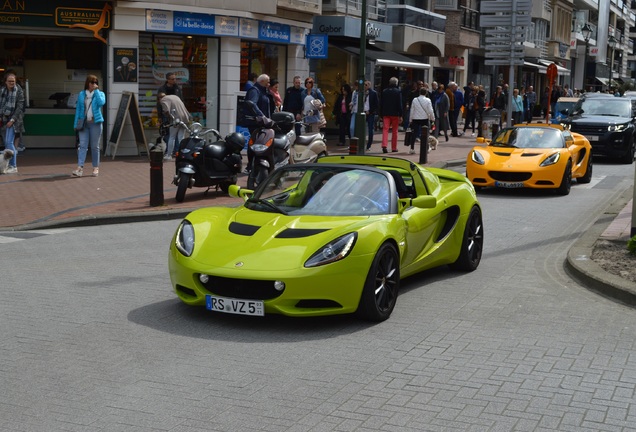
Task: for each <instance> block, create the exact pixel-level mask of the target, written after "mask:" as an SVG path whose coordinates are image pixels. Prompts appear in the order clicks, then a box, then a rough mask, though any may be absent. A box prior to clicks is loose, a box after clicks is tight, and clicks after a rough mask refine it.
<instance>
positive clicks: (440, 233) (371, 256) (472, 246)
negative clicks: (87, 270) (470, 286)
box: [169, 156, 484, 321]
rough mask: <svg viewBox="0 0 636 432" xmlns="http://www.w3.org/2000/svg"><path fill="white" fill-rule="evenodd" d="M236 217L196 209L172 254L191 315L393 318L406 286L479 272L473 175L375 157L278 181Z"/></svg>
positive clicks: (236, 190) (348, 159) (328, 163)
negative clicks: (444, 270) (441, 269)
mask: <svg viewBox="0 0 636 432" xmlns="http://www.w3.org/2000/svg"><path fill="white" fill-rule="evenodd" d="M230 194H231V195H232V196H235V197H240V198H243V199H244V203H243V205H241V206H239V207H231V208H230V207H209V208H202V209H198V210H195V211H193V212H191V213H190V214H188V215H187V216H186V218H185V219H184V220H183V221H182V222H181V224H180V225H179V227H178V228H177V231H176V233H175V235H174V237H173V239H172V243H171V246H170V254H169V270H170V279H171V280H172V284H173V286H174V290H175V292H176V294H177V296H179V298H180V299H181V300H182V301H183V302H184V303H186V304H189V305H194V306H205V307H206V308H207V309H208V310H211V311H216V312H225V313H232V314H243V315H265V314H270V313H271V314H284V315H289V316H299V317H300V316H322V315H333V314H348V313H357V314H358V315H359V316H360V317H362V318H364V319H367V320H371V321H383V320H386V319H387V318H389V316H390V315H391V312H392V311H393V308H394V307H395V303H396V300H397V296H398V291H399V287H400V278H403V277H406V276H410V275H413V274H415V273H418V272H421V271H423V270H427V269H430V268H433V267H437V266H441V265H446V264H448V265H450V266H451V267H453V268H456V269H459V270H465V271H473V270H475V269H476V268H477V266H478V265H479V262H480V260H481V254H482V248H483V241H484V237H483V225H482V214H481V208H480V205H479V202H478V200H477V197H476V195H475V190H474V188H473V186H472V185H471V183H470V182H469V181H468V180H467V179H466V177H465V176H463V175H461V174H459V173H456V172H454V171H449V170H444V169H440V168H424V167H422V166H420V165H417V164H415V163H413V162H410V161H407V160H403V159H397V158H389V157H376V156H328V157H323V158H321V159H319V160H318V162H317V163H313V164H293V165H287V166H285V167H282V168H279V169H277V170H276V171H274V172H273V173H272V174H271V175H270V176H269V177H268V178H267V180H265V181H263V182H262V183H261V184H260V185H259V186H258V187H257V189H256V190H255V191H251V190H246V189H242V188H240V187H239V186H236V185H233V186H231V187H230Z"/></svg>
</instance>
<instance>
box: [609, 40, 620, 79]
mask: <svg viewBox="0 0 636 432" xmlns="http://www.w3.org/2000/svg"><path fill="white" fill-rule="evenodd" d="M617 42H618V39H616V38H615V37H614V35H610V37H609V38H608V39H607V43H608V45H609V46H610V47H611V48H612V57H611V58H610V81H609V84H610V88H612V79H613V78H614V71H613V69H614V51H615V50H616V43H617Z"/></svg>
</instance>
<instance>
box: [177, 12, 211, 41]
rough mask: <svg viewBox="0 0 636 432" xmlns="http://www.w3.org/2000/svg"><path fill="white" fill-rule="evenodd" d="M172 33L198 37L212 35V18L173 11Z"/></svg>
mask: <svg viewBox="0 0 636 432" xmlns="http://www.w3.org/2000/svg"><path fill="white" fill-rule="evenodd" d="M174 31H175V32H183V33H189V34H198V35H213V34H214V16H213V15H203V14H192V13H185V12H178V11H175V12H174Z"/></svg>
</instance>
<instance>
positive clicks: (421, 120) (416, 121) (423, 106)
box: [409, 87, 435, 154]
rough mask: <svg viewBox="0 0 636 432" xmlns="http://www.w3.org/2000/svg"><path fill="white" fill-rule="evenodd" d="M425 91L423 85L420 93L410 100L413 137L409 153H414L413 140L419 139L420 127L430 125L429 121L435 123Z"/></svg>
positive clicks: (431, 106)
mask: <svg viewBox="0 0 636 432" xmlns="http://www.w3.org/2000/svg"><path fill="white" fill-rule="evenodd" d="M427 93H428V92H427V91H426V89H425V88H424V87H422V88H420V95H419V96H418V97H416V98H415V99H413V101H412V102H411V109H410V111H409V118H410V119H411V130H412V131H413V135H414V138H413V140H412V141H411V150H409V154H413V153H415V140H416V139H421V134H422V127H423V126H426V127H430V124H431V122H432V124H435V112H434V111H433V105H432V103H431V100H430V99H429V98H427V97H426V95H427ZM427 145H428V144H427Z"/></svg>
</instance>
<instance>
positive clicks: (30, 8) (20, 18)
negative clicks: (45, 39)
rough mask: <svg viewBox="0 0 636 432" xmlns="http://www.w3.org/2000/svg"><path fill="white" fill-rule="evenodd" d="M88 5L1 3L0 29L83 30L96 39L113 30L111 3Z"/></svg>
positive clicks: (66, 0)
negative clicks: (63, 28)
mask: <svg viewBox="0 0 636 432" xmlns="http://www.w3.org/2000/svg"><path fill="white" fill-rule="evenodd" d="M87 4H88V3H87V2H86V1H83V0H58V1H55V2H52V1H50V0H29V1H21V0H6V1H4V2H2V3H0V26H4V27H56V28H59V27H67V28H83V29H85V30H89V31H91V32H93V33H94V34H95V37H97V36H99V34H98V32H99V31H100V30H102V29H106V28H110V27H111V19H112V17H111V14H110V12H111V10H112V3H111V2H103V3H99V2H94V3H93V2H92V4H91V6H92V5H93V4H94V7H87ZM98 39H100V40H101V39H102V38H101V36H100V37H99V38H98Z"/></svg>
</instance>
